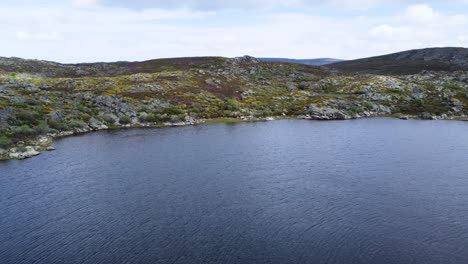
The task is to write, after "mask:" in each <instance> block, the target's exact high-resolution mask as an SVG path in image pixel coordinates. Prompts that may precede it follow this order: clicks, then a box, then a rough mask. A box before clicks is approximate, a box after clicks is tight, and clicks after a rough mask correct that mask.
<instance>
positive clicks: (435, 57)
mask: <svg viewBox="0 0 468 264" xmlns="http://www.w3.org/2000/svg"><path fill="white" fill-rule="evenodd" d="M327 67H330V68H333V69H336V70H339V71H343V72H349V73H356V72H363V73H373V74H415V73H419V72H421V71H423V70H429V71H456V70H468V49H467V48H452V47H449V48H427V49H416V50H408V51H403V52H398V53H393V54H389V55H383V56H377V57H370V58H364V59H358V60H350V61H342V62H337V63H333V64H330V65H327Z"/></svg>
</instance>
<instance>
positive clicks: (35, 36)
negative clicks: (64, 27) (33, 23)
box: [16, 31, 59, 41]
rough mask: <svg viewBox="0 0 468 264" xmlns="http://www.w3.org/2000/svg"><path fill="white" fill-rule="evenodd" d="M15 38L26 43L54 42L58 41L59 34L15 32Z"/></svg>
mask: <svg viewBox="0 0 468 264" xmlns="http://www.w3.org/2000/svg"><path fill="white" fill-rule="evenodd" d="M16 37H17V38H18V39H20V40H27V41H35V40H37V41H54V40H59V34H58V33H57V32H25V31H18V32H16Z"/></svg>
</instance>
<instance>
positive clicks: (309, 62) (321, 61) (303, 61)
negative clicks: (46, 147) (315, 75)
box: [259, 58, 343, 66]
mask: <svg viewBox="0 0 468 264" xmlns="http://www.w3.org/2000/svg"><path fill="white" fill-rule="evenodd" d="M259 60H262V61H268V62H286V63H296V64H305V65H314V66H323V65H328V64H332V63H336V62H341V61H343V60H339V59H332V58H320V59H287V58H259Z"/></svg>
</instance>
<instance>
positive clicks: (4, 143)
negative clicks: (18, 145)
mask: <svg viewBox="0 0 468 264" xmlns="http://www.w3.org/2000/svg"><path fill="white" fill-rule="evenodd" d="M10 145H11V140H10V139H9V138H8V137H7V136H1V137H0V148H7V147H9V146H10Z"/></svg>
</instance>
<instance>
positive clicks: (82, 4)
mask: <svg viewBox="0 0 468 264" xmlns="http://www.w3.org/2000/svg"><path fill="white" fill-rule="evenodd" d="M72 5H73V6H74V7H78V8H91V7H96V6H97V5H98V0H72Z"/></svg>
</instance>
